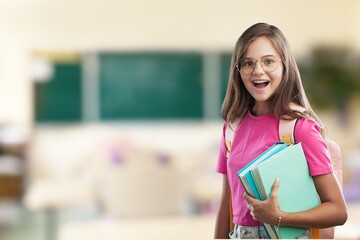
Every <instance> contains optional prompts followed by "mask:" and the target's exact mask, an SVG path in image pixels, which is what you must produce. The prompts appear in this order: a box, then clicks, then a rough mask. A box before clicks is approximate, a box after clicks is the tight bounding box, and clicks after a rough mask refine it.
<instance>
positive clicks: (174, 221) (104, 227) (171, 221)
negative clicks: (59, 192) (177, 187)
mask: <svg viewBox="0 0 360 240" xmlns="http://www.w3.org/2000/svg"><path fill="white" fill-rule="evenodd" d="M2 209H4V208H3V207H2ZM6 209H7V210H6V211H1V218H0V219H1V221H0V239H6V240H25V239H26V240H55V239H57V240H75V239H76V240H81V239H86V240H92V239H94V240H98V239H102V240H110V239H111V240H113V239H139V238H141V239H167V238H171V239H212V236H213V227H214V216H213V215H198V216H176V217H173V216H172V217H171V216H169V217H159V218H143V219H138V218H133V219H115V218H109V217H86V218H84V216H81V214H79V213H77V214H74V213H72V214H69V213H65V212H61V213H60V215H58V222H59V224H58V226H59V228H58V230H56V229H49V226H51V224H50V225H49V220H51V221H55V223H56V218H54V215H53V214H54V213H53V212H47V213H46V212H29V211H27V210H25V209H23V208H22V207H20V206H17V207H15V206H12V207H10V208H9V207H7V208H6ZM348 213H349V218H348V221H347V223H346V224H345V225H344V226H340V227H337V228H336V236H335V237H336V239H356V240H360V203H350V204H349V205H348ZM4 217H6V221H4ZM140 228H141V229H140ZM56 232H57V233H56ZM144 233H146V235H144ZM55 235H56V236H57V237H56V236H55Z"/></svg>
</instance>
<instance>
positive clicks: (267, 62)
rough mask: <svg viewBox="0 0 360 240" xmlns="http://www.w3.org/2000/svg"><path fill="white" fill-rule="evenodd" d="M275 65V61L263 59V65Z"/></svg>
mask: <svg viewBox="0 0 360 240" xmlns="http://www.w3.org/2000/svg"><path fill="white" fill-rule="evenodd" d="M274 63H275V59H272V58H268V59H265V60H264V64H265V65H268V66H269V65H271V64H274Z"/></svg>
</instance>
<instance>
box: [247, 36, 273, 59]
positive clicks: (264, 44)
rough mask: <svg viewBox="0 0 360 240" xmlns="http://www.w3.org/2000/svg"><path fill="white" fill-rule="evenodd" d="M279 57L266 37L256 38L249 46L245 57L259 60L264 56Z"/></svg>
mask: <svg viewBox="0 0 360 240" xmlns="http://www.w3.org/2000/svg"><path fill="white" fill-rule="evenodd" d="M271 55H272V56H275V57H278V58H279V57H280V54H279V53H278V51H277V50H276V48H275V47H274V45H273V43H272V41H271V40H270V39H269V38H267V37H258V38H255V39H254V40H252V42H251V43H250V44H249V46H248V48H247V50H246V52H245V56H244V57H247V58H261V57H264V56H271Z"/></svg>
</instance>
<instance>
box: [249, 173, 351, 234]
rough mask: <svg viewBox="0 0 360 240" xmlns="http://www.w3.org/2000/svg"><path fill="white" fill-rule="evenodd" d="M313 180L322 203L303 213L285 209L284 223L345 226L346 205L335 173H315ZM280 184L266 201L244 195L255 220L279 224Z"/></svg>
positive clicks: (319, 226)
mask: <svg viewBox="0 0 360 240" xmlns="http://www.w3.org/2000/svg"><path fill="white" fill-rule="evenodd" d="M313 179H314V183H315V186H316V189H317V191H318V194H319V197H320V200H321V204H320V205H319V206H317V207H315V208H313V209H310V210H307V211H303V212H296V213H287V212H281V218H282V219H281V226H296V227H307V228H327V227H332V226H337V225H343V224H344V223H345V222H346V220H347V210H346V204H345V201H344V198H343V195H342V192H341V189H340V186H339V184H338V182H337V180H336V177H335V176H334V174H332V173H329V174H324V175H319V176H314V177H313ZM280 185H281V183H280ZM278 187H279V182H275V183H274V186H273V189H272V193H271V195H270V197H269V198H268V199H267V200H265V201H259V200H257V199H254V198H252V197H251V196H249V195H247V194H245V195H244V198H245V200H246V201H248V202H249V203H250V204H251V206H250V208H251V209H252V211H251V214H252V215H253V216H254V218H255V219H257V220H259V221H262V222H266V223H269V224H272V225H275V226H276V225H277V224H278V218H279V213H280V210H281V209H280V208H279V205H278V201H277V189H278Z"/></svg>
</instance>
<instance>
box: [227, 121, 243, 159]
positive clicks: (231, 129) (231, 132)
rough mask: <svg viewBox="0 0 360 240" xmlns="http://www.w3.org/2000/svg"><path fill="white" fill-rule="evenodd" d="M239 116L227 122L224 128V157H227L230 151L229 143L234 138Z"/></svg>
mask: <svg viewBox="0 0 360 240" xmlns="http://www.w3.org/2000/svg"><path fill="white" fill-rule="evenodd" d="M240 120H241V119H240V118H238V119H236V120H235V121H234V122H232V123H227V126H226V129H225V143H226V149H227V152H226V158H228V157H229V154H230V151H231V143H232V142H233V140H234V137H235V134H236V130H237V128H238V126H239V123H240Z"/></svg>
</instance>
